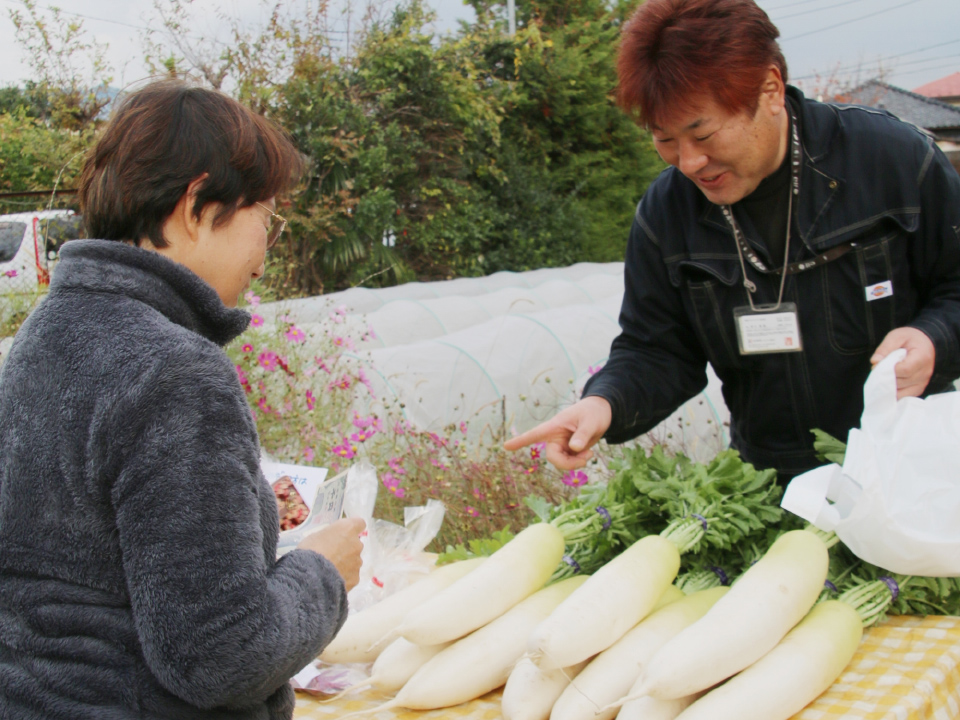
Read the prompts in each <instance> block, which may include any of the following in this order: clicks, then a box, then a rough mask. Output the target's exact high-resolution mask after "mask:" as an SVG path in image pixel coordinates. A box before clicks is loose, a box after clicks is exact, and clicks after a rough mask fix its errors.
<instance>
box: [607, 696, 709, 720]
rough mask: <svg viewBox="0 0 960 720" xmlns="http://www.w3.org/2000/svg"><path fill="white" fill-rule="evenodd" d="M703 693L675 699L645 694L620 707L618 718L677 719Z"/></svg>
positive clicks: (624, 719) (625, 719)
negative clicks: (661, 698) (664, 698)
mask: <svg viewBox="0 0 960 720" xmlns="http://www.w3.org/2000/svg"><path fill="white" fill-rule="evenodd" d="M702 694H703V693H697V694H696V695H690V696H688V697H682V698H676V699H675V700H660V699H659V698H655V697H653V696H651V695H644V696H643V697H641V698H637V699H636V700H631V701H630V702H628V703H627V704H626V705H624V706H623V707H622V708H620V712H619V714H618V715H617V720H675V719H676V718H678V717H679V716H680V713H682V712H683V711H684V710H686V709H687V708H688V707H690V705H691V703H693V702H694V701H695V700H696V699H697V698H699V697H700V696H701V695H702Z"/></svg>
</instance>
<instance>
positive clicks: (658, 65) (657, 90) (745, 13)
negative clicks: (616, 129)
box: [617, 0, 787, 128]
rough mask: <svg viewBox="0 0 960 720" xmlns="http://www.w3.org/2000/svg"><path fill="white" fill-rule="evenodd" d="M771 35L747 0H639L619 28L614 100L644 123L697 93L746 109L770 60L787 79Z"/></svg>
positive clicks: (683, 105)
mask: <svg viewBox="0 0 960 720" xmlns="http://www.w3.org/2000/svg"><path fill="white" fill-rule="evenodd" d="M779 35H780V31H779V30H777V28H776V26H775V25H774V24H773V23H772V22H771V21H770V18H769V17H767V14H766V13H765V12H764V11H763V10H762V9H761V8H760V7H758V6H757V4H756V3H755V2H754V1H753V0H647V2H645V3H644V4H643V5H641V6H640V7H639V8H638V9H637V11H636V12H635V13H634V14H633V17H631V18H630V20H629V22H628V23H627V24H626V25H625V26H624V29H623V36H622V38H621V42H620V53H619V56H618V58H617V74H618V76H619V87H618V89H617V101H618V102H619V104H620V106H621V107H622V108H623V109H624V110H626V111H627V112H629V113H631V114H633V115H634V116H635V117H636V118H637V120H638V122H639V123H640V124H641V125H643V126H644V127H647V128H650V127H656V126H662V125H663V124H664V123H667V122H669V121H670V120H671V119H672V118H673V117H674V116H676V115H678V114H681V113H685V112H690V111H693V110H694V106H695V104H696V103H697V102H699V101H700V100H701V99H703V98H705V97H706V98H712V99H713V100H715V101H716V102H717V103H718V104H719V105H720V106H721V107H723V108H724V109H726V110H727V111H729V112H731V113H736V112H739V111H741V110H746V111H748V112H750V113H751V114H752V113H754V112H756V109H757V104H758V101H759V98H760V89H761V87H762V85H763V81H764V80H765V78H766V76H767V71H768V70H769V68H770V66H771V65H773V66H776V67H778V68H779V69H780V74H781V76H782V79H783V81H784V82H786V81H787V63H786V60H784V57H783V53H782V52H781V51H780V46H779V45H778V44H777V38H778V37H779Z"/></svg>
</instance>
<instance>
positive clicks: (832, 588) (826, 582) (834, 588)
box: [823, 580, 840, 592]
mask: <svg viewBox="0 0 960 720" xmlns="http://www.w3.org/2000/svg"><path fill="white" fill-rule="evenodd" d="M823 586H824V587H825V588H827V590H829V591H830V592H840V591H839V590H837V586H836V585H834V584H833V583H832V582H830V581H829V580H824V581H823Z"/></svg>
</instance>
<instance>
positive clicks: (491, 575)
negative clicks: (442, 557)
mask: <svg viewBox="0 0 960 720" xmlns="http://www.w3.org/2000/svg"><path fill="white" fill-rule="evenodd" d="M562 557H563V535H562V534H561V533H560V531H559V530H557V528H555V527H553V525H550V524H549V523H537V524H536V525H531V526H530V527H528V528H526V529H525V530H523V531H521V532H520V533H519V534H517V536H516V537H515V538H513V540H511V541H510V542H508V543H507V544H506V545H504V546H503V547H502V548H500V549H499V550H497V551H496V552H495V553H494V554H493V555H491V556H490V557H489V558H487V561H486V562H485V563H484V564H483V565H481V566H480V567H479V568H477V569H476V570H474V571H473V572H470V573H468V574H467V575H465V576H464V577H462V578H460V579H459V580H457V581H456V582H455V583H453V584H452V585H450V586H449V587H448V588H446V589H444V590H442V591H440V593H438V594H437V595H435V596H434V597H432V598H431V599H429V600H427V601H426V602H424V603H422V604H421V605H420V606H418V607H416V608H414V609H413V610H411V611H410V612H409V613H408V614H407V615H406V617H405V618H404V619H403V622H402V623H401V624H400V626H399V627H398V628H397V633H398V634H399V635H402V636H403V637H405V638H406V639H407V640H409V641H410V642H412V643H416V644H417V645H439V644H440V643H445V642H450V641H451V640H456V639H457V638H460V637H463V636H464V635H467V634H468V633H471V632H473V631H474V630H476V629H477V628H479V627H483V626H484V625H486V624H487V623H489V622H490V621H491V620H493V619H495V618H498V617H500V616H501V615H503V614H504V613H505V612H506V611H507V610H509V609H510V608H512V607H513V606H514V605H516V604H517V603H519V602H520V601H521V600H523V599H524V598H526V597H529V596H530V595H532V594H533V593H535V592H536V591H537V590H539V589H540V588H542V587H543V586H544V585H545V584H546V582H547V580H549V579H550V576H551V575H552V574H553V571H554V570H556V568H557V563H559V562H560V558H562ZM581 659H582V658H581ZM570 664H571V665H572V664H573V663H570Z"/></svg>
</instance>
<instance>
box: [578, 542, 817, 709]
mask: <svg viewBox="0 0 960 720" xmlns="http://www.w3.org/2000/svg"><path fill="white" fill-rule="evenodd" d="M827 565H828V556H827V548H826V546H825V545H824V544H823V541H822V540H820V538H818V537H817V536H816V535H814V534H813V533H809V532H807V531H806V530H793V531H791V532H787V533H784V534H783V535H781V536H780V537H779V538H777V540H776V541H775V542H774V543H773V545H772V546H771V547H770V549H769V550H768V551H767V553H766V554H765V555H764V556H763V557H762V558H760V560H758V561H757V563H756V564H755V565H753V566H752V567H751V568H749V569H748V570H747V571H746V572H745V573H744V574H743V575H741V576H740V579H739V580H737V581H736V582H735V583H734V585H733V587H732V588H731V589H730V592H728V593H727V594H726V595H724V596H723V597H722V598H720V600H718V601H717V603H716V605H714V606H713V607H712V608H710V610H709V612H707V614H706V615H704V616H703V617H702V618H700V619H699V620H698V621H696V622H695V623H694V624H693V625H690V626H689V627H687V628H686V629H685V630H683V631H681V632H680V634H678V635H677V636H676V637H674V638H673V639H672V640H670V641H669V642H668V643H667V644H666V645H664V646H663V647H662V648H661V649H660V651H659V652H658V653H657V654H656V655H654V657H653V658H652V659H651V660H650V662H649V663H648V664H647V669H646V671H645V672H644V674H643V682H642V683H641V684H640V688H639V690H638V692H639V694H641V695H653V696H654V697H658V698H661V699H665V700H666V699H670V698H680V697H685V696H687V695H693V694H694V693H696V692H699V691H701V690H706V689H707V688H709V687H712V686H713V685H716V684H717V683H719V682H721V681H723V680H726V679H727V678H728V677H731V676H732V675H735V674H736V673H738V672H740V671H741V670H743V669H744V668H745V667H748V666H750V665H752V664H753V663H755V662H756V661H757V660H759V659H760V658H761V657H763V656H764V655H766V654H767V653H768V652H770V650H772V649H773V648H774V646H776V644H777V643H778V642H780V640H781V639H783V636H784V635H786V634H787V632H788V631H789V630H790V628H792V627H793V626H794V625H796V624H797V623H798V622H800V620H801V619H803V616H804V615H806V614H807V612H808V611H809V610H810V608H811V607H812V606H813V603H814V602H816V600H817V598H818V596H819V595H820V592H821V591H822V590H823V581H824V580H825V579H826V577H827ZM598 574H599V573H598ZM595 577H596V576H595Z"/></svg>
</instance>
